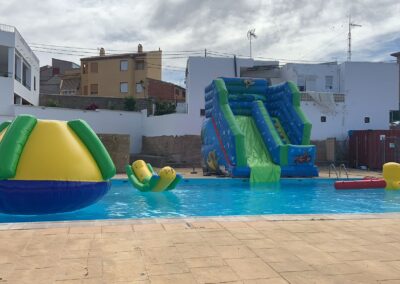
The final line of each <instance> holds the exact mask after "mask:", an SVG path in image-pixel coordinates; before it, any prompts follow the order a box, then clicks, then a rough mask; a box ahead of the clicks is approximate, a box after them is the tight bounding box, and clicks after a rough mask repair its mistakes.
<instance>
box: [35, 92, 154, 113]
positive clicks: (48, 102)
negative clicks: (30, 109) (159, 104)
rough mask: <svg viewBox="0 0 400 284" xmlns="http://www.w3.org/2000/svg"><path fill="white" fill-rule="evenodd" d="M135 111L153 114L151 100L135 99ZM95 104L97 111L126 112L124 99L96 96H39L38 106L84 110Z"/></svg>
mask: <svg viewBox="0 0 400 284" xmlns="http://www.w3.org/2000/svg"><path fill="white" fill-rule="evenodd" d="M135 100H136V105H135V111H140V110H143V109H147V113H148V114H149V115H150V114H152V113H153V107H152V102H151V100H148V99H135ZM92 104H95V105H96V106H97V108H99V109H109V110H126V109H125V99H124V98H111V97H97V96H65V95H40V96H39V105H40V106H49V107H62V108H72V109H86V108H87V107H89V106H91V105H92Z"/></svg>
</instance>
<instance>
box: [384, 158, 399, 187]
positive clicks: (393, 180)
mask: <svg viewBox="0 0 400 284" xmlns="http://www.w3.org/2000/svg"><path fill="white" fill-rule="evenodd" d="M382 174H383V178H384V179H385V181H386V189H400V164H398V163H394V162H390V163H386V164H384V165H383V172H382Z"/></svg>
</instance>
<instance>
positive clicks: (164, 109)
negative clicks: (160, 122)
mask: <svg viewBox="0 0 400 284" xmlns="http://www.w3.org/2000/svg"><path fill="white" fill-rule="evenodd" d="M175 112H176V105H175V104H174V103H168V102H156V111H155V113H154V115H163V114H170V113H175Z"/></svg>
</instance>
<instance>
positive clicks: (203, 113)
mask: <svg viewBox="0 0 400 284" xmlns="http://www.w3.org/2000/svg"><path fill="white" fill-rule="evenodd" d="M205 115H206V110H205V109H204V108H202V109H200V116H205Z"/></svg>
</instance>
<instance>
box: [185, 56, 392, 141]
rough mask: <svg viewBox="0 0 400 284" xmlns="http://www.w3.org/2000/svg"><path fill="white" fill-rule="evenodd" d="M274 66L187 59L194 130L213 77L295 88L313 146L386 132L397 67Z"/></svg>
mask: <svg viewBox="0 0 400 284" xmlns="http://www.w3.org/2000/svg"><path fill="white" fill-rule="evenodd" d="M276 66H277V64H276V62H268V61H264V62H263V61H255V60H252V59H242V58H239V59H235V58H213V57H206V58H205V57H189V59H188V62H187V72H186V73H187V76H186V84H187V101H188V107H189V115H190V116H191V120H190V123H192V124H193V129H199V133H200V129H201V123H202V120H203V117H202V113H203V109H204V89H205V87H206V86H207V85H208V84H209V83H210V82H211V81H212V80H213V79H215V78H217V77H253V78H264V79H267V80H268V81H269V82H270V83H272V84H275V83H279V82H284V81H292V82H294V83H296V84H297V85H298V87H299V90H300V92H301V105H302V109H303V111H304V112H305V114H306V116H307V117H308V119H309V120H310V122H311V123H312V125H313V128H312V132H311V133H312V134H311V139H313V140H325V139H327V138H331V137H335V138H336V139H338V140H345V139H346V138H347V136H348V132H349V131H350V130H363V129H389V125H390V124H389V122H390V113H391V111H393V110H396V109H397V107H398V105H399V95H398V94H399V68H398V66H397V64H396V63H381V62H344V63H341V64H337V63H336V62H334V63H325V64H295V63H289V64H286V65H284V66H283V67H281V68H280V69H278V68H276Z"/></svg>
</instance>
